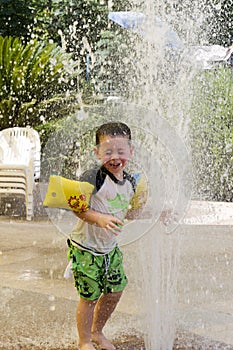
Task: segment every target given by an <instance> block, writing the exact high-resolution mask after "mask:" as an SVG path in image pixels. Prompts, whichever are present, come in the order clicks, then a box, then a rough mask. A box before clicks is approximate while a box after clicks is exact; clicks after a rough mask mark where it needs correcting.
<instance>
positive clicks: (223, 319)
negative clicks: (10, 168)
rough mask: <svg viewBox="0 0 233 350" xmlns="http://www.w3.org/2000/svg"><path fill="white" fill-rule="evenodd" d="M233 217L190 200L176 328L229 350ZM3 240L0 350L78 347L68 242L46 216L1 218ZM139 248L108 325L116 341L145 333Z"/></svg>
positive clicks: (131, 254) (129, 248)
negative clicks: (67, 274)
mask: <svg viewBox="0 0 233 350" xmlns="http://www.w3.org/2000/svg"><path fill="white" fill-rule="evenodd" d="M232 215H233V206H232V204H223V203H219V204H218V205H217V204H216V203H208V205H207V204H205V203H203V202H201V203H198V202H192V204H191V206H190V208H189V211H188V212H187V215H186V217H185V218H184V220H183V224H182V225H181V226H180V228H179V229H178V231H179V232H178V233H177V234H178V242H179V246H178V247H177V254H178V252H179V266H178V269H177V270H176V273H177V282H178V289H177V302H176V315H177V329H178V330H181V331H184V332H186V331H188V332H191V333H194V334H197V335H199V336H204V337H206V338H208V339H209V340H210V341H211V342H215V341H216V342H222V343H224V344H226V345H227V349H233V299H232V295H233V278H232V276H233V275H232V271H233V269H232V268H233V217H232ZM167 239H168V240H169V239H170V238H169V237H168V238H167ZM0 242H1V244H0V286H1V289H0V300H1V303H0V314H1V318H0V327H1V331H2V332H1V337H0V348H1V349H5V350H9V349H18V348H19V349H23V348H24V344H26V345H31V346H32V348H33V346H36V345H37V346H40V345H41V346H48V347H49V346H51V347H53V348H56V347H57V348H59V347H61V346H64V348H65V346H67V345H70V344H71V345H72V344H76V342H77V332H76V327H75V308H76V304H77V300H78V297H77V294H76V290H75V288H74V287H73V280H72V278H71V279H69V280H65V279H64V278H63V272H64V269H65V267H66V262H67V260H66V251H67V249H66V237H65V236H64V235H62V234H61V233H60V232H59V231H58V229H57V228H56V227H55V226H54V225H53V224H52V223H51V222H50V221H49V220H48V219H47V218H46V217H43V219H39V218H36V220H33V221H31V222H26V221H25V220H20V219H15V218H14V219H12V218H9V217H1V218H0ZM138 244H140V239H139V240H137V241H136V242H134V243H132V244H128V245H126V246H124V247H123V251H124V254H125V262H126V270H127V274H128V275H129V281H130V282H129V285H128V287H127V289H126V291H125V294H124V295H123V297H122V299H121V301H120V304H119V305H118V307H117V310H116V312H115V313H114V315H113V316H112V318H111V320H110V323H109V325H108V326H107V328H106V332H107V335H108V336H110V337H111V338H113V337H116V336H117V335H119V334H121V333H125V332H126V333H130V332H135V331H136V332H138V333H140V332H139V330H140V329H141V324H140V319H141V317H142V312H143V311H142V307H141V304H140V298H137V293H135V291H136V289H137V288H138V286H137V284H138V279H137V278H139V276H137V277H136V278H135V275H133V274H132V276H131V268H132V266H133V267H135V265H136V264H137V260H136V258H135V257H136V255H135V254H136V252H137V250H138ZM131 277H132V278H131ZM12 344H14V345H13V347H12ZM212 348H213V349H214V347H212ZM199 349H207V347H205V345H203V347H201V345H200V347H199ZM208 349H209V348H208Z"/></svg>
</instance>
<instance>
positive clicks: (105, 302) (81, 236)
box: [68, 122, 135, 350]
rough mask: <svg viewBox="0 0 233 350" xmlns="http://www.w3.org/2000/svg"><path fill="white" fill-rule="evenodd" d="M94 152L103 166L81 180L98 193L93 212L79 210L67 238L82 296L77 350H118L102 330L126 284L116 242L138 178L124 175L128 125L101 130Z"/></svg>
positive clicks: (128, 153) (117, 124) (92, 203)
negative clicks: (90, 185) (76, 219)
mask: <svg viewBox="0 0 233 350" xmlns="http://www.w3.org/2000/svg"><path fill="white" fill-rule="evenodd" d="M94 151H95V154H96V156H97V158H98V159H99V160H100V162H101V164H102V165H101V168H100V169H93V170H90V171H87V172H86V173H85V174H83V175H82V177H81V178H80V179H79V180H80V181H88V182H90V183H92V184H93V185H94V187H95V189H94V192H93V194H92V197H91V199H90V204H89V209H88V210H87V211H85V212H82V213H77V212H75V214H76V215H77V216H78V218H79V219H80V220H78V223H77V225H76V227H75V228H74V229H73V231H72V233H71V236H70V239H69V240H68V244H69V254H70V257H71V259H72V271H73V274H74V280H75V285H76V288H77V290H78V292H79V295H80V301H79V303H78V306H77V310H76V321H77V329H78V334H79V349H80V350H94V349H95V348H94V345H93V343H96V344H98V345H99V346H100V347H101V349H105V350H114V349H115V347H114V345H113V344H112V343H111V342H110V341H109V340H108V339H106V337H105V336H104V334H103V327H104V326H105V324H106V322H107V321H108V319H109V318H110V316H111V314H112V312H113V311H114V309H115V307H116V305H117V303H118V301H119V299H120V297H121V295H122V292H123V290H124V288H125V286H126V284H127V277H126V276H125V273H124V269H123V262H122V253H121V251H120V249H119V248H118V246H117V241H116V238H117V235H118V234H119V233H120V232H121V229H122V226H123V221H124V218H125V217H126V214H127V211H128V208H129V203H130V200H131V199H132V198H133V196H134V191H135V181H134V179H133V178H132V177H131V176H130V175H129V174H127V173H126V172H125V171H124V168H125V166H126V164H127V162H128V160H129V159H130V158H131V157H132V153H133V146H132V144H131V131H130V129H129V127H128V126H127V125H126V124H123V123H120V122H110V123H106V124H103V125H102V126H100V127H99V129H98V130H97V132H96V146H95V148H94Z"/></svg>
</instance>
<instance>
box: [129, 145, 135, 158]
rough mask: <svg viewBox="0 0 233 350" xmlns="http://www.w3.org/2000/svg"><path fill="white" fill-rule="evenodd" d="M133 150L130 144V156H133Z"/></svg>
mask: <svg viewBox="0 0 233 350" xmlns="http://www.w3.org/2000/svg"><path fill="white" fill-rule="evenodd" d="M134 149H135V147H134V145H132V144H131V145H130V154H131V156H132V155H133V152H134Z"/></svg>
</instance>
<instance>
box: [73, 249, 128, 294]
mask: <svg viewBox="0 0 233 350" xmlns="http://www.w3.org/2000/svg"><path fill="white" fill-rule="evenodd" d="M68 255H69V256H70V258H72V261H73V263H72V271H73V275H74V280H75V286H76V288H77V290H78V293H79V295H80V297H81V298H83V299H87V300H96V299H98V298H99V297H100V295H101V294H102V293H105V294H106V293H115V292H121V291H123V289H124V288H125V286H126V284H127V282H128V280H127V277H126V275H125V272H124V268H123V255H122V252H121V251H120V249H119V248H118V247H115V248H114V249H113V250H112V251H111V252H110V253H109V254H105V255H93V254H91V253H89V252H87V251H84V250H80V249H78V248H76V247H74V246H73V245H71V246H70V247H69V253H68Z"/></svg>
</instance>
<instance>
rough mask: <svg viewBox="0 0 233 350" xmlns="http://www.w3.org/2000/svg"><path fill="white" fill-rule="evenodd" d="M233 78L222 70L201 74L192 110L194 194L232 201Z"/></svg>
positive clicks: (206, 197)
mask: <svg viewBox="0 0 233 350" xmlns="http://www.w3.org/2000/svg"><path fill="white" fill-rule="evenodd" d="M232 83H233V76H232V71H231V70H230V69H229V68H226V67H221V68H219V69H216V70H207V71H204V72H202V73H200V74H199V75H198V77H197V80H196V85H195V86H196V89H195V92H194V96H195V98H194V100H193V107H192V123H191V141H192V158H193V169H194V176H195V177H194V180H195V186H194V188H195V189H196V195H197V196H198V197H199V198H200V197H201V198H204V199H211V200H218V201H233V84H232Z"/></svg>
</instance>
